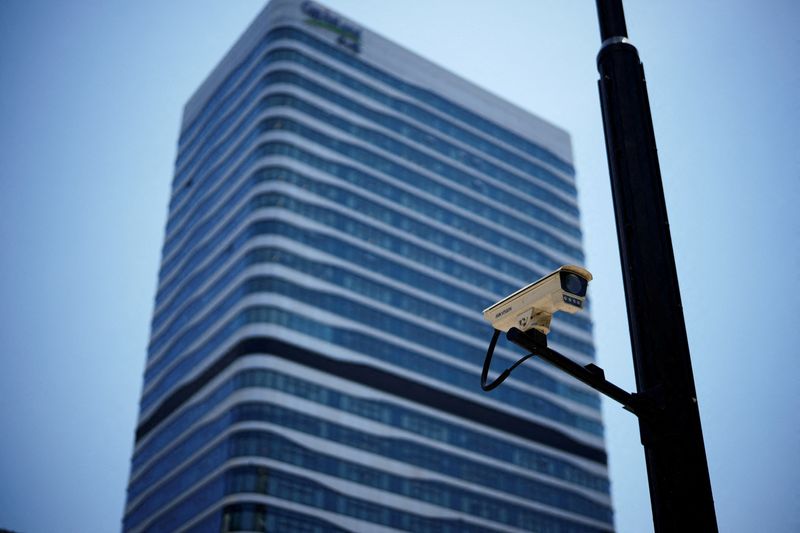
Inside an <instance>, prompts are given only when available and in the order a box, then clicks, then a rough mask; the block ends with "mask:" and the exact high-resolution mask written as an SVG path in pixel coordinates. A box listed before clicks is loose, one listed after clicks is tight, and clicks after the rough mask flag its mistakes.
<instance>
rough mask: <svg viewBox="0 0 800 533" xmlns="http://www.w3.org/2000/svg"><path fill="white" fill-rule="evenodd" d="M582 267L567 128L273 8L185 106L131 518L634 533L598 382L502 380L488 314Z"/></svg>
mask: <svg viewBox="0 0 800 533" xmlns="http://www.w3.org/2000/svg"><path fill="white" fill-rule="evenodd" d="M420 16H424V14H421V15H420ZM569 263H574V264H582V263H583V254H582V251H581V233H580V227H579V212H578V206H577V202H576V186H575V176H574V171H573V167H572V163H571V148H570V141H569V136H568V135H567V134H566V133H565V132H564V131H562V130H560V129H559V128H557V127H555V126H553V125H551V124H549V123H547V122H545V121H543V120H541V119H539V118H537V117H535V116H533V115H531V114H530V113H528V112H526V111H524V110H522V109H519V108H517V107H515V106H514V105H512V104H510V103H508V102H505V101H503V100H501V99H499V98H497V97H496V96H494V95H492V94H489V93H487V92H486V91H484V90H482V89H480V88H478V87H476V86H474V85H472V84H470V83H468V82H466V81H465V80H463V79H461V78H459V77H457V76H455V75H453V74H451V73H449V72H447V71H446V70H444V69H442V68H441V67H438V66H436V65H433V64H432V63H430V62H428V61H426V60H425V59H423V58H421V57H419V56H417V55H415V54H412V53H411V52H409V51H407V50H405V49H404V48H402V47H400V46H398V45H396V44H393V43H391V42H389V41H388V40H386V39H384V38H383V37H381V36H379V35H377V34H375V33H373V32H370V31H369V30H367V29H366V28H363V27H362V26H360V25H359V24H358V23H357V22H354V21H351V20H349V19H347V18H346V17H345V16H343V15H340V14H337V13H334V12H332V11H330V10H328V9H327V8H325V7H323V6H321V5H319V4H316V3H312V2H309V1H304V2H301V1H298V0H273V1H272V2H271V3H270V4H269V5H267V6H266V7H265V9H264V11H263V12H262V13H261V14H260V15H259V16H258V17H257V19H256V20H255V21H254V22H253V24H252V25H251V26H250V27H249V28H248V29H247V30H246V32H245V33H244V34H243V35H242V37H241V38H240V39H239V41H238V42H237V43H236V44H235V45H234V46H233V48H232V49H231V50H230V52H229V53H228V54H227V55H226V56H225V58H224V59H223V60H222V61H221V63H220V64H219V65H218V66H217V67H216V68H215V69H214V70H213V72H212V73H211V74H210V76H209V77H208V79H207V80H206V81H205V82H204V83H203V84H202V85H201V86H200V88H199V89H198V90H197V92H196V93H195V94H194V95H193V96H192V98H191V99H190V100H189V102H188V103H187V105H186V108H185V110H184V118H183V125H182V128H181V134H180V140H179V148H178V155H177V160H176V165H175V176H174V181H173V188H172V196H171V200H170V204H169V217H168V222H167V227H166V236H165V241H164V247H163V258H162V264H161V270H160V273H159V285H158V291H157V295H156V302H155V310H154V314H153V321H152V332H151V340H150V345H149V353H148V359H147V364H146V368H145V375H144V387H143V391H142V398H141V405H140V409H141V412H140V418H139V421H138V427H137V429H136V444H135V449H134V454H133V459H132V466H131V478H130V483H129V487H128V500H127V505H126V510H125V517H124V520H123V529H124V530H125V531H130V532H139V531H147V532H159V531H165V532H166V531H170V532H172V531H198V532H205V531H264V530H268V531H369V532H384V531H398V530H400V531H413V532H427V531H437V532H440V531H441V532H477V531H542V532H561V531H563V532H602V531H611V530H612V529H613V524H612V511H611V504H610V498H609V486H608V471H607V468H606V455H605V450H604V442H603V428H602V421H601V418H600V410H599V405H600V402H599V398H598V396H597V395H596V394H595V393H594V392H592V391H590V390H589V389H587V388H585V387H583V386H582V385H580V384H579V383H576V382H574V381H572V380H571V379H570V378H568V377H567V376H564V375H563V374H561V373H559V372H558V371H556V370H554V369H551V368H549V367H547V366H546V365H544V364H542V363H541V362H538V361H530V362H528V363H526V364H525V365H523V366H521V367H519V368H518V369H517V370H516V371H515V372H514V374H513V376H512V378H511V379H509V380H508V381H506V382H505V383H504V384H503V386H502V387H499V388H498V389H496V390H495V391H493V392H492V393H490V394H486V393H484V392H482V391H481V389H480V386H479V376H480V370H481V365H482V362H483V357H484V354H485V352H486V347H487V344H488V341H489V338H490V337H491V333H492V330H491V327H490V326H489V325H487V324H486V323H485V322H484V321H483V320H482V315H481V311H482V310H483V309H484V307H486V306H488V305H489V304H491V303H493V302H494V301H496V300H497V299H499V298H500V297H502V296H504V295H506V294H508V293H510V292H512V291H514V290H516V289H517V288H519V287H521V286H523V285H525V284H527V283H530V282H531V281H533V280H535V279H537V278H539V277H540V276H542V275H544V274H546V273H547V272H549V271H551V270H553V269H554V268H557V267H558V266H560V265H562V264H569ZM549 339H550V344H551V346H553V347H555V348H556V349H558V350H560V351H561V352H563V353H565V354H567V355H569V356H570V357H572V358H574V359H575V360H577V361H580V362H583V363H588V362H590V361H591V360H592V357H593V344H592V335H591V322H590V319H589V317H588V315H587V314H586V313H581V314H578V315H569V316H557V317H556V318H555V319H554V321H553V329H552V332H551V333H550V336H549ZM519 355H520V354H519V353H518V352H517V351H514V350H511V349H510V348H509V347H508V346H501V347H499V348H498V351H497V352H496V354H495V363H494V364H495V367H496V369H497V370H502V368H504V367H505V366H507V365H509V364H510V363H511V362H512V361H513V360H515V359H516V358H517V357H518V356H519Z"/></svg>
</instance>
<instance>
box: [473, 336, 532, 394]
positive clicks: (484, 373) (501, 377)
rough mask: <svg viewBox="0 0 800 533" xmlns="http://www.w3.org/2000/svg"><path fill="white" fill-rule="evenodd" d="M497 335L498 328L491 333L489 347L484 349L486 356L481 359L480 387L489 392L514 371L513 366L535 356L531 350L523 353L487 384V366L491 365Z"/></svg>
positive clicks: (515, 366)
mask: <svg viewBox="0 0 800 533" xmlns="http://www.w3.org/2000/svg"><path fill="white" fill-rule="evenodd" d="M499 337H500V330H499V329H495V330H494V334H493V335H492V340H491V342H490V343H489V349H488V350H486V358H485V359H484V360H483V371H482V372H481V388H482V389H483V390H484V391H486V392H489V391H490V390H493V389H495V388H497V386H498V385H500V384H501V383H502V382H504V381H505V380H506V378H507V377H508V376H509V375H510V374H511V372H513V371H514V369H515V368H517V367H518V366H519V365H521V364H522V363H524V362H525V361H527V360H528V359H530V358H531V357H535V356H536V354H535V353H533V352H531V353H529V354H527V355H525V356H524V357H522V358H521V359H519V360H518V361H517V362H516V363H514V364H513V365H511V366H510V367H508V368H506V369H505V370H503V371H502V372H501V373H500V375H499V376H497V378H496V379H495V380H494V381H492V382H491V383H489V384H487V383H486V381H487V379H488V378H489V367H490V366H491V365H492V355H494V347H495V345H496V344H497V339H498V338H499Z"/></svg>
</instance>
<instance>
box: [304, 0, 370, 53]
mask: <svg viewBox="0 0 800 533" xmlns="http://www.w3.org/2000/svg"><path fill="white" fill-rule="evenodd" d="M300 9H302V11H303V13H305V14H306V15H308V18H307V19H306V21H305V22H306V24H310V25H312V26H317V27H319V28H322V29H325V30H328V31H331V32H333V33H335V34H337V35H338V38H337V39H336V42H337V43H339V44H340V45H342V46H344V47H345V48H347V49H349V50H352V51H353V52H356V53H358V52H359V51H360V50H361V29H360V28H357V27H356V26H353V25H352V24H350V23H349V22H347V21H345V20H343V19H342V18H341V17H340V16H339V15H336V14H335V13H332V12H331V11H328V10H327V9H325V8H324V7H321V6H318V5H316V4H315V3H313V2H310V1H308V0H306V1H305V2H303V3H302V4H301V5H300Z"/></svg>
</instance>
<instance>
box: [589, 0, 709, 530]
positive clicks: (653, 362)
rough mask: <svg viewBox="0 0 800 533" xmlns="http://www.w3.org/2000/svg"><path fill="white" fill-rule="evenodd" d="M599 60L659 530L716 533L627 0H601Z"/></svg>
mask: <svg viewBox="0 0 800 533" xmlns="http://www.w3.org/2000/svg"><path fill="white" fill-rule="evenodd" d="M597 11H598V17H599V21H600V33H601V37H602V43H603V44H602V46H601V48H600V52H599V54H598V56H597V67H598V71H599V73H600V80H599V82H598V84H599V88H600V102H601V108H602V112H603V126H604V129H605V138H606V150H607V155H608V166H609V170H610V175H611V190H612V194H613V198H614V212H615V217H616V222H617V238H618V239H619V249H620V260H621V263H622V274H623V278H624V285H625V298H626V303H627V308H628V325H629V328H630V335H631V345H632V351H633V363H634V369H635V374H636V385H637V390H638V391H639V394H640V395H641V396H643V397H644V398H646V399H647V400H648V401H649V403H650V404H651V405H653V406H654V407H655V408H656V409H655V411H656V413H657V414H656V416H655V417H640V418H639V427H640V432H641V438H642V444H643V445H644V449H645V459H646V462H647V475H648V479H649V484H650V501H651V505H652V508H653V522H654V524H655V531H656V532H657V533H664V532H686V531H698V532H716V531H717V521H716V514H715V511H714V501H713V496H712V493H711V481H710V479H709V475H708V464H707V462H706V452H705V446H704V443H703V433H702V429H701V427H700V413H699V410H698V406H697V398H696V393H695V386H694V377H693V375H692V364H691V358H690V355H689V344H688V341H687V338H686V326H685V324H684V320H683V309H682V306H681V297H680V290H679V288H678V276H677V273H676V270H675V258H674V256H673V252H672V239H671V237H670V232H669V223H668V220H667V209H666V204H665V202H664V191H663V188H662V183H661V171H660V169H659V164H658V154H657V152H656V142H655V134H654V133H653V124H652V119H651V116H650V104H649V102H648V98H647V88H646V85H645V78H644V69H643V68H642V64H641V62H640V61H639V54H638V52H637V51H636V48H634V46H633V45H631V44H630V43H629V42H628V41H627V28H626V25H625V15H624V12H623V9H622V2H621V0H597Z"/></svg>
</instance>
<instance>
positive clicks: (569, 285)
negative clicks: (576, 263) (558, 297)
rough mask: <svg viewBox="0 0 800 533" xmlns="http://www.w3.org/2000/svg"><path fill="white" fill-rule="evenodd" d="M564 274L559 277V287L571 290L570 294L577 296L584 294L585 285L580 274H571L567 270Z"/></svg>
mask: <svg viewBox="0 0 800 533" xmlns="http://www.w3.org/2000/svg"><path fill="white" fill-rule="evenodd" d="M565 274H566V275H564V276H563V277H562V278H561V282H562V284H561V287H562V288H563V289H564V290H565V291H567V292H571V293H572V294H576V295H578V296H583V295H584V294H586V285H585V284H584V281H583V279H582V278H581V277H580V276H577V275H575V274H572V273H571V272H567V273H565Z"/></svg>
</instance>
